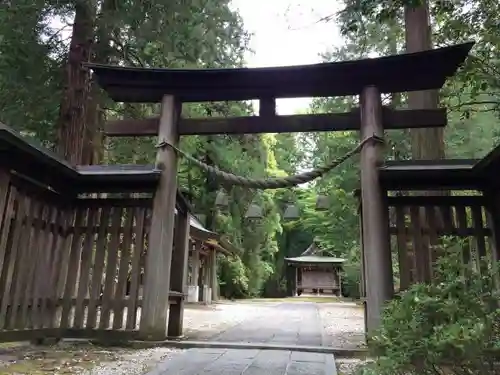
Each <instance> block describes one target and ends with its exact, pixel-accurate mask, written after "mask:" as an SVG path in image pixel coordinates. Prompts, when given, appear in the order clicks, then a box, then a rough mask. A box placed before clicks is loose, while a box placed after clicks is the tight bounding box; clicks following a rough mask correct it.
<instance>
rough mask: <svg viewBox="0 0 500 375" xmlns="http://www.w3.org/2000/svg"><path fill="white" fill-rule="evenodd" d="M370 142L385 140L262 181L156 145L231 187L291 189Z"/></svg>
mask: <svg viewBox="0 0 500 375" xmlns="http://www.w3.org/2000/svg"><path fill="white" fill-rule="evenodd" d="M369 141H374V142H378V143H384V140H383V139H382V138H381V137H379V136H377V135H375V134H374V135H372V136H371V137H367V138H365V139H363V140H362V141H361V142H360V143H359V144H358V145H357V146H356V147H355V148H353V149H352V150H351V151H349V152H347V153H346V154H344V155H343V156H342V157H340V158H338V159H336V160H334V161H332V162H331V163H328V164H326V165H324V166H322V167H318V168H314V169H313V170H311V171H309V172H304V173H300V174H296V175H294V176H287V177H277V178H260V179H252V178H246V177H241V176H237V175H235V174H232V173H227V172H224V171H221V170H220V169H219V168H217V167H214V166H211V165H207V164H205V163H203V162H201V161H199V160H198V159H196V158H194V157H192V156H191V155H189V154H187V153H186V152H184V151H182V150H180V149H179V148H177V147H176V146H174V145H172V144H170V143H169V142H167V141H165V140H163V141H161V142H160V143H158V144H157V145H156V147H157V148H163V147H166V146H168V147H171V148H172V149H173V150H175V151H176V152H177V153H178V154H179V155H181V156H183V157H184V158H185V159H186V160H188V161H189V162H191V163H193V164H195V165H197V166H198V167H199V168H200V169H202V170H203V171H205V172H208V173H210V174H213V175H214V176H215V177H217V178H218V179H219V180H223V181H224V182H226V183H228V184H229V185H233V186H234V185H235V186H243V187H247V188H253V189H262V190H264V189H280V188H289V187H292V186H297V185H300V184H305V183H306V182H310V181H313V180H315V179H317V178H319V177H321V176H323V175H324V174H325V173H327V172H329V171H331V170H332V169H333V168H335V167H337V166H339V165H340V164H342V163H343V162H344V161H346V160H347V159H349V158H350V157H352V156H353V155H355V154H357V153H359V152H360V151H361V149H362V148H363V146H364V145H365V144H366V143H367V142H369Z"/></svg>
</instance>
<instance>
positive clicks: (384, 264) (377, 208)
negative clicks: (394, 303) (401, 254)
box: [360, 86, 394, 333]
mask: <svg viewBox="0 0 500 375" xmlns="http://www.w3.org/2000/svg"><path fill="white" fill-rule="evenodd" d="M360 109H361V139H362V140H363V139H366V138H368V137H371V136H374V135H376V136H378V137H380V138H382V137H383V136H384V128H383V124H382V98H381V95H380V91H379V90H378V89H377V88H376V87H374V86H368V87H365V88H364V89H363V91H362V92H361V95H360ZM382 162H383V144H382V143H378V142H374V141H372V142H367V143H365V144H364V146H363V148H362V150H361V210H362V212H361V217H362V228H361V233H362V241H361V242H362V245H361V246H362V252H363V262H364V267H363V268H364V272H365V274H364V278H363V279H364V282H365V293H366V304H365V309H366V311H365V317H366V330H367V333H371V332H372V331H373V330H374V329H376V328H378V327H379V326H380V322H381V317H382V310H383V308H384V304H385V303H386V302H387V301H388V300H390V299H391V298H392V297H393V294H394V284H393V276H392V260H391V247H390V238H389V223H388V206H387V193H386V191H385V190H384V189H383V188H382V186H381V184H380V181H379V167H380V166H381V164H382Z"/></svg>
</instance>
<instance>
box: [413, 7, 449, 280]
mask: <svg viewBox="0 0 500 375" xmlns="http://www.w3.org/2000/svg"><path fill="white" fill-rule="evenodd" d="M405 39H406V51H407V52H409V53H412V52H420V51H425V50H429V49H432V32H431V25H430V15H429V3H428V0H423V1H422V2H421V4H420V5H419V6H417V7H410V6H407V7H405ZM438 104H439V97H438V91H437V90H426V91H416V92H410V93H408V107H409V108H410V109H435V108H438ZM410 134H411V148H412V157H413V159H417V160H418V159H427V160H439V159H444V157H445V145H444V137H443V135H444V134H443V128H427V129H412V130H410ZM418 193H419V195H447V194H448V192H446V191H421V192H418ZM438 217H439V215H438ZM419 220H420V225H421V227H422V228H428V227H429V223H428V221H427V216H426V212H425V209H424V208H423V207H422V208H421V209H420V210H419ZM438 220H440V221H441V223H440V224H441V225H442V218H438ZM436 251H437V248H433V247H432V246H431V243H430V242H429V239H428V238H427V239H426V240H425V241H423V242H422V244H421V247H420V248H419V249H417V248H413V249H412V251H410V252H409V254H408V257H409V259H410V261H411V262H412V263H413V266H412V269H413V270H414V271H416V272H415V273H412V275H411V276H410V279H411V280H412V282H415V281H417V282H430V281H431V280H432V268H433V265H432V259H433V258H434V257H435V256H436V254H434V252H436Z"/></svg>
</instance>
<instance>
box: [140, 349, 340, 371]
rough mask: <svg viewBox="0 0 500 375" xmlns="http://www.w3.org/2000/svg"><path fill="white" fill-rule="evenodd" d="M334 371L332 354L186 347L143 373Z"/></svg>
mask: <svg viewBox="0 0 500 375" xmlns="http://www.w3.org/2000/svg"><path fill="white" fill-rule="evenodd" d="M261 374H266V375H336V370H335V363H334V360H333V356H332V355H327V354H319V353H301V352H292V351H286V350H253V349H250V350H245V349H242V350H237V349H189V350H187V351H185V352H184V353H182V354H180V355H178V356H176V357H174V358H173V359H171V360H168V361H165V362H163V363H161V364H160V365H159V366H158V367H157V368H156V369H155V370H153V371H151V372H149V373H148V374H147V375H261Z"/></svg>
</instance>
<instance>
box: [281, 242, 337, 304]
mask: <svg viewBox="0 0 500 375" xmlns="http://www.w3.org/2000/svg"><path fill="white" fill-rule="evenodd" d="M324 253H325V251H324V250H323V249H321V248H320V247H319V245H318V244H317V241H313V243H312V244H311V245H310V246H309V247H308V248H307V249H306V250H305V251H304V252H303V253H302V254H301V255H300V256H298V257H294V258H285V262H286V264H287V271H288V272H287V275H288V278H289V279H290V280H289V282H288V285H290V289H291V290H289V293H291V294H292V295H293V296H297V295H298V296H300V295H301V294H331V295H332V294H333V295H336V296H341V293H342V288H341V276H340V273H341V271H342V266H343V264H344V262H345V259H341V258H335V257H331V256H325V255H324Z"/></svg>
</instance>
